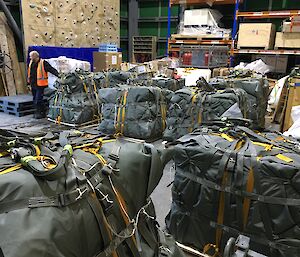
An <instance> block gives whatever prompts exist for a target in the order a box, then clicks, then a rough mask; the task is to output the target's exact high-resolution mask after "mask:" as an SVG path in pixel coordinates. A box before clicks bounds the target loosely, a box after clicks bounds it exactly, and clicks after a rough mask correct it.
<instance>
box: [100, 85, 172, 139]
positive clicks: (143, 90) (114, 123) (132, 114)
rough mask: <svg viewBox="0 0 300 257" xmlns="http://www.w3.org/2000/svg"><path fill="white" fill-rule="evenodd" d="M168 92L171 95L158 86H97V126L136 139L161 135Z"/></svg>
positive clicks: (105, 130) (103, 130) (107, 132)
mask: <svg viewBox="0 0 300 257" xmlns="http://www.w3.org/2000/svg"><path fill="white" fill-rule="evenodd" d="M167 96H170V94H169V92H168V91H165V90H161V89H160V88H157V87H130V86H123V87H116V88H104V89H100V90H99V98H100V103H101V109H102V117H101V122H100V125H99V130H100V131H101V132H102V133H106V134H118V133H120V134H122V135H124V136H127V137H134V138H139V139H149V140H154V139H157V138H161V136H162V133H163V131H164V129H165V123H166V112H167V104H168V103H167V98H168V97H167Z"/></svg>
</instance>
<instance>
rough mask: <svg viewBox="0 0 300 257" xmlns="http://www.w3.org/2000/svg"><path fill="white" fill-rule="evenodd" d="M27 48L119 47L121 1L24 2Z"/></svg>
mask: <svg viewBox="0 0 300 257" xmlns="http://www.w3.org/2000/svg"><path fill="white" fill-rule="evenodd" d="M21 2H22V17H23V28H24V38H25V46H26V49H27V48H28V46H30V45H39V46H41V45H43V46H64V47H73V46H74V47H95V46H96V47H97V46H98V45H99V44H100V43H116V44H118V45H119V35H120V25H119V24H120V17H119V10H120V0H83V1H82V0H81V1H80V0H44V1H43V0H23V1H21Z"/></svg>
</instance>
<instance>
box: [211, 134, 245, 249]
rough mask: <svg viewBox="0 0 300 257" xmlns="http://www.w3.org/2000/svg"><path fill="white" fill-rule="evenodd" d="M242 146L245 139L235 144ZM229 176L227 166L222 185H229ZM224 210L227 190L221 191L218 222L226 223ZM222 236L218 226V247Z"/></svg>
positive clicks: (238, 147) (237, 146)
mask: <svg viewBox="0 0 300 257" xmlns="http://www.w3.org/2000/svg"><path fill="white" fill-rule="evenodd" d="M221 135H223V134H221ZM224 135H226V134H224ZM226 136H227V135H226ZM242 146H243V141H241V143H240V142H238V143H237V145H236V146H235V150H239V149H240V148H241V147H242ZM229 176H230V175H229V172H228V171H227V168H225V171H224V174H223V178H222V187H225V186H226V185H227V183H228V177H229ZM224 211H225V192H224V191H222V192H220V198H219V207H218V217H217V223H218V224H223V223H224ZM221 238H222V229H221V228H217V230H216V247H217V249H219V248H220V243H221Z"/></svg>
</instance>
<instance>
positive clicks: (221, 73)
mask: <svg viewBox="0 0 300 257" xmlns="http://www.w3.org/2000/svg"><path fill="white" fill-rule="evenodd" d="M228 75H230V69H229V68H214V69H213V75H212V77H213V78H215V77H227V76H228Z"/></svg>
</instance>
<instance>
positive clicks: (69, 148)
mask: <svg viewBox="0 0 300 257" xmlns="http://www.w3.org/2000/svg"><path fill="white" fill-rule="evenodd" d="M64 150H67V151H68V152H69V154H70V156H72V155H73V148H72V146H71V145H65V146H64Z"/></svg>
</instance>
